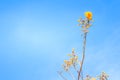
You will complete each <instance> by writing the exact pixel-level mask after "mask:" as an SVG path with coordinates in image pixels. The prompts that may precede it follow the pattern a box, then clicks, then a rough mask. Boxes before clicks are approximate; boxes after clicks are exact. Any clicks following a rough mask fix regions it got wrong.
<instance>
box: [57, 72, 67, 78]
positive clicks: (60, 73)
mask: <svg viewBox="0 0 120 80" xmlns="http://www.w3.org/2000/svg"><path fill="white" fill-rule="evenodd" d="M57 73H58V74H59V75H60V76H61V77H62V78H63V80H68V79H67V78H65V77H64V76H63V75H62V72H59V71H57Z"/></svg>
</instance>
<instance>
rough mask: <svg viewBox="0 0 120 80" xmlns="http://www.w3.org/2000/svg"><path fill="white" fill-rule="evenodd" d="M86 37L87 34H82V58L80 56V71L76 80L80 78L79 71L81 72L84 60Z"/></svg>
mask: <svg viewBox="0 0 120 80" xmlns="http://www.w3.org/2000/svg"><path fill="white" fill-rule="evenodd" d="M86 36H87V32H84V41H83V56H82V62H81V66H80V70H79V72H78V80H80V77H81V71H82V67H83V62H84V58H85V47H86Z"/></svg>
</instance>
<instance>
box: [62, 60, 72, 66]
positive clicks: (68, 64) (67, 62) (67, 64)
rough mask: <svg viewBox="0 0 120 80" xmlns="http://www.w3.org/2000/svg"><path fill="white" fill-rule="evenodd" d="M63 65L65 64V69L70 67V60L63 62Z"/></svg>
mask: <svg viewBox="0 0 120 80" xmlns="http://www.w3.org/2000/svg"><path fill="white" fill-rule="evenodd" d="M64 63H65V64H66V66H67V67H70V66H71V65H72V61H71V60H64Z"/></svg>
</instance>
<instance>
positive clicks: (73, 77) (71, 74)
mask: <svg viewBox="0 0 120 80" xmlns="http://www.w3.org/2000/svg"><path fill="white" fill-rule="evenodd" d="M68 73H69V74H70V76H71V77H72V79H73V80H76V79H75V76H74V75H73V73H72V72H71V71H70V70H69V71H68Z"/></svg>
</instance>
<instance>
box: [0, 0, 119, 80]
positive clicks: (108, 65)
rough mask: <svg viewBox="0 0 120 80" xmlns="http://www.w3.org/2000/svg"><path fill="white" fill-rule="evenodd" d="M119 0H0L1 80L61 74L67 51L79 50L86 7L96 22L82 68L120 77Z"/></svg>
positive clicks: (50, 79)
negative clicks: (79, 20)
mask: <svg viewBox="0 0 120 80" xmlns="http://www.w3.org/2000/svg"><path fill="white" fill-rule="evenodd" d="M119 4H120V1H119V0H0V80H62V79H61V78H60V77H59V75H58V74H57V72H56V71H58V70H60V69H61V64H62V63H63V60H64V59H67V56H66V55H67V54H68V53H70V52H71V50H72V48H75V49H76V51H77V52H81V47H82V36H81V31H80V27H78V26H77V24H78V23H77V20H78V19H79V17H80V16H81V17H84V12H85V11H92V12H93V19H94V23H93V26H92V27H91V28H90V29H89V31H90V32H89V33H88V36H87V47H86V59H85V63H84V74H90V75H91V76H96V75H98V74H99V73H100V72H101V71H106V72H107V73H108V74H109V76H110V78H111V80H119V79H120V76H119V74H120V70H119V66H120V62H119V61H120V58H119V57H120V43H119V41H120V36H119V33H120V27H119V25H120V23H119V21H120V20H119V18H120V15H119V12H120V11H119V7H120V5H119Z"/></svg>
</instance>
